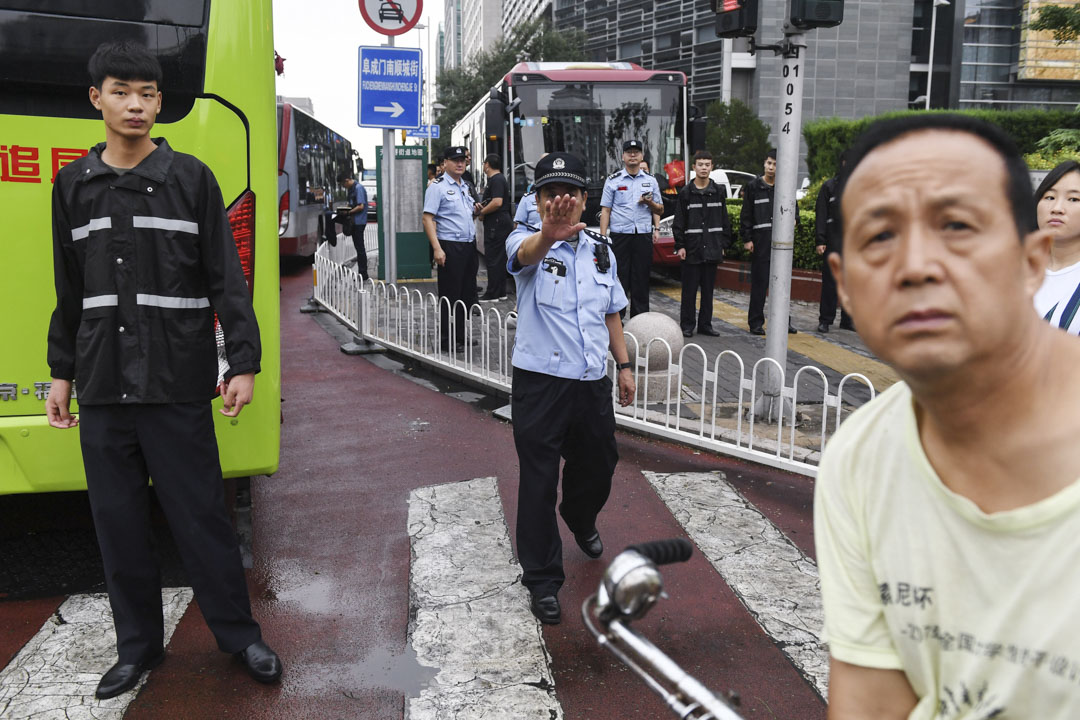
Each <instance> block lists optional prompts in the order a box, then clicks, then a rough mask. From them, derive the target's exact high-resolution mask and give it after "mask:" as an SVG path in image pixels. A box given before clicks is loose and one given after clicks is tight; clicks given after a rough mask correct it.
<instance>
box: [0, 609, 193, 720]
mask: <svg viewBox="0 0 1080 720" xmlns="http://www.w3.org/2000/svg"><path fill="white" fill-rule="evenodd" d="M191 598H192V592H191V588H166V589H165V590H163V591H162V593H161V602H162V606H163V609H164V614H165V643H166V645H167V644H168V642H169V638H171V637H172V634H173V631H174V630H175V629H176V624H177V623H178V622H180V618H181V617H182V616H183V614H184V611H185V610H187V606H188V604H189V603H190V602H191ZM115 662H116V635H115V634H114V632H113V622H112V611H111V609H110V608H109V598H108V596H107V595H104V594H92V595H72V596H71V597H69V598H68V599H67V600H65V601H64V602H63V603H61V605H60V607H59V608H58V609H57V610H56V612H55V613H54V614H53V616H52V617H50V618H49V620H48V621H47V622H46V623H45V624H44V625H43V626H42V627H41V629H40V630H38V632H37V634H36V635H34V637H32V638H31V639H30V641H29V642H28V643H26V645H25V646H23V648H22V649H21V650H20V651H19V653H18V654H17V655H16V656H15V657H14V658H13V659H12V660H11V662H10V663H8V665H7V667H5V668H4V669H3V670H0V717H2V718H5V720H24V719H29V718H34V719H35V720H37V719H38V718H64V720H119V718H122V717H123V716H124V712H125V711H126V710H127V706H128V705H129V704H130V703H131V701H132V700H134V699H135V695H136V694H137V693H138V692H139V688H141V687H142V684H143V683H144V682H145V677H144V678H143V679H142V680H140V681H139V684H138V685H137V686H136V687H135V689H134V690H132V691H129V692H126V693H123V694H122V695H119V696H117V697H114V698H110V699H108V700H98V699H96V698H95V697H94V690H95V689H96V688H97V684H98V681H99V680H101V676H102V674H104V672H105V671H106V670H108V669H109V668H110V667H111V666H112V664H113V663H115Z"/></svg>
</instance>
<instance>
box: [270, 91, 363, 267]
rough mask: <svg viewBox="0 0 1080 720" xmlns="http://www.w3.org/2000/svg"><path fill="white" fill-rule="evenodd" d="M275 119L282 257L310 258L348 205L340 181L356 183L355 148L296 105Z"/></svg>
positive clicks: (289, 105)
mask: <svg viewBox="0 0 1080 720" xmlns="http://www.w3.org/2000/svg"><path fill="white" fill-rule="evenodd" d="M277 118H278V237H279V240H280V243H279V245H280V253H281V254H282V255H300V256H304V257H310V256H312V255H314V254H315V249H316V248H317V247H318V246H319V243H320V242H322V240H323V239H324V238H325V237H326V233H327V232H334V223H333V222H332V219H333V215H334V212H333V210H334V205H335V203H343V202H344V201H345V189H344V188H343V187H341V186H340V185H339V184H338V181H337V178H338V175H340V174H341V173H350V174H352V175H353V177H356V167H355V161H354V154H353V149H352V144H351V143H350V142H349V141H348V140H347V139H345V138H344V137H343V136H341V135H339V134H338V133H336V132H334V131H333V130H331V129H330V128H328V127H326V126H325V125H323V124H322V123H321V122H319V121H318V120H316V119H315V118H314V117H312V116H311V115H309V114H307V113H306V112H304V111H303V110H301V109H300V108H298V107H296V106H295V105H293V104H292V103H287V102H281V103H278V106H277Z"/></svg>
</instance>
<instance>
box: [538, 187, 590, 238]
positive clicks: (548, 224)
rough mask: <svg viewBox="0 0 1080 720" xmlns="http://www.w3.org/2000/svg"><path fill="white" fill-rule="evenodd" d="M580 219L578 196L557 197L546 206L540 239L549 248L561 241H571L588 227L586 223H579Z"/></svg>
mask: <svg viewBox="0 0 1080 720" xmlns="http://www.w3.org/2000/svg"><path fill="white" fill-rule="evenodd" d="M580 218H581V211H580V210H578V199H577V196H576V195H569V194H567V195H556V196H555V197H554V198H553V199H551V200H548V201H547V202H546V203H545V204H544V223H543V225H542V226H541V227H540V237H541V238H542V239H543V241H544V242H545V243H547V244H548V247H550V246H551V245H553V244H555V243H557V242H559V241H560V240H569V239H570V238H572V237H574V236H575V235H577V234H578V233H579V232H581V231H582V230H584V229H585V228H586V227H587V225H586V224H585V223H583V222H578V220H580Z"/></svg>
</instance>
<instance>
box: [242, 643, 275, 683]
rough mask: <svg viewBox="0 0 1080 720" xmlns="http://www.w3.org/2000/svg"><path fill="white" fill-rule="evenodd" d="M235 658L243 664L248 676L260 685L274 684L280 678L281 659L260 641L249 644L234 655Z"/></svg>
mask: <svg viewBox="0 0 1080 720" xmlns="http://www.w3.org/2000/svg"><path fill="white" fill-rule="evenodd" d="M236 657H237V658H238V659H239V660H240V662H242V663H244V667H246V668H247V671H248V674H250V675H251V677H253V678H255V679H256V680H258V681H259V682H261V683H272V682H276V681H277V679H278V678H279V677H281V658H279V657H278V656H277V653H276V652H274V651H273V650H271V649H270V646H269V645H267V644H266V643H264V642H263V641H262V640H259V641H257V642H253V643H251V644H250V645H248V646H247V647H246V648H244V649H243V650H241V651H240V652H238V653H236Z"/></svg>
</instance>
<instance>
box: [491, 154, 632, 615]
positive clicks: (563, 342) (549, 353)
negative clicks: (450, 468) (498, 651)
mask: <svg viewBox="0 0 1080 720" xmlns="http://www.w3.org/2000/svg"><path fill="white" fill-rule="evenodd" d="M535 187H536V188H537V207H538V208H539V210H540V218H541V220H542V225H541V227H542V230H541V229H538V228H535V227H533V228H529V227H527V226H524V225H522V226H519V227H518V228H517V229H516V230H514V232H512V233H511V234H510V237H509V238H507V240H506V254H507V256H508V257H509V262H508V268H507V269H508V270H509V271H510V272H511V274H513V275H514V277H515V278H516V280H517V287H518V330H517V336H516V338H515V340H514V355H513V360H512V363H513V366H514V377H513V387H512V390H511V395H512V398H513V406H512V408H511V410H512V414H513V416H514V445H515V446H516V448H517V453H518V461H519V463H520V465H521V482H520V484H519V486H518V509H517V550H518V559H519V560H520V561H521V568H522V571H523V573H522V578H521V582H522V584H524V585H525V587H527V588H528V589H529V594H530V596H531V598H532V600H531V603H530V607H531V609H532V612H533V614H534V615H536V617H537V618H539V619H540V621H541V622H543V623H549V624H554V623H557V622H559V620H560V618H561V610H560V607H559V599H558V592H559V588H560V587H562V584H563V580H564V579H565V577H566V576H565V573H564V572H563V564H562V540H561V539H560V537H559V524H558V521H557V519H556V517H555V503H556V500H557V499H558V490H559V458H560V456H561V457H563V458H565V459H566V463H565V465H564V466H563V472H562V495H563V500H562V503H561V504H560V505H559V514H560V515H561V516H562V518H563V520H564V521H565V522H566V525H567V527H569V528H570V531H571V532H572V533H573V534H574V539H575V540H576V542H577V544H578V546H579V547H580V548H581V549H582V551H583V552H584V553H585V554H586V555H588V556H589V557H592V558H596V557H599V556H600V554H601V553H602V552H603V551H604V545H603V543H602V542H601V541H600V533H599V531H598V530H597V528H596V518H597V516H598V515H599V513H600V510H601V509H602V508H603V507H604V503H605V502H607V498H608V494H609V493H610V492H611V477H612V474H613V473H614V471H615V464H616V463H617V462H618V460H619V453H618V450H617V449H616V447H615V413H614V408H613V407H612V401H611V390H612V388H611V380H610V379H609V378H608V376H607V356H608V350H609V349H610V351H611V354H612V355H613V356H614V358H615V362H616V364H617V368H618V369H617V377H618V383H619V402H620V403H621V404H622V405H624V406H625V405H629V404H630V402H631V401H632V399H633V397H634V392H635V387H634V375H633V373H632V372H631V365H630V362H629V360H628V355H627V351H626V343H625V341H624V339H623V332H622V321H621V320H620V319H619V311H620V310H622V309H623V308H624V307H626V295H625V294H624V293H623V290H622V287H621V286H620V284H619V282H618V280H617V279H616V278H617V271H618V263H617V261H616V260H615V258H613V257H612V253H611V252H610V249H609V247H608V240H607V238H605V237H602V236H600V235H596V234H595V233H591V234H590V233H588V232H585V223H583V222H580V220H581V213H582V210H584V208H585V199H586V194H585V191H584V189H585V164H584V163H583V162H582V161H581V160H580V159H579V158H578V157H577V156H575V155H571V154H570V153H563V152H555V153H550V154H549V155H546V156H545V157H544V158H542V159H541V160H540V161H539V162H537V164H536V185H535Z"/></svg>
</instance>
